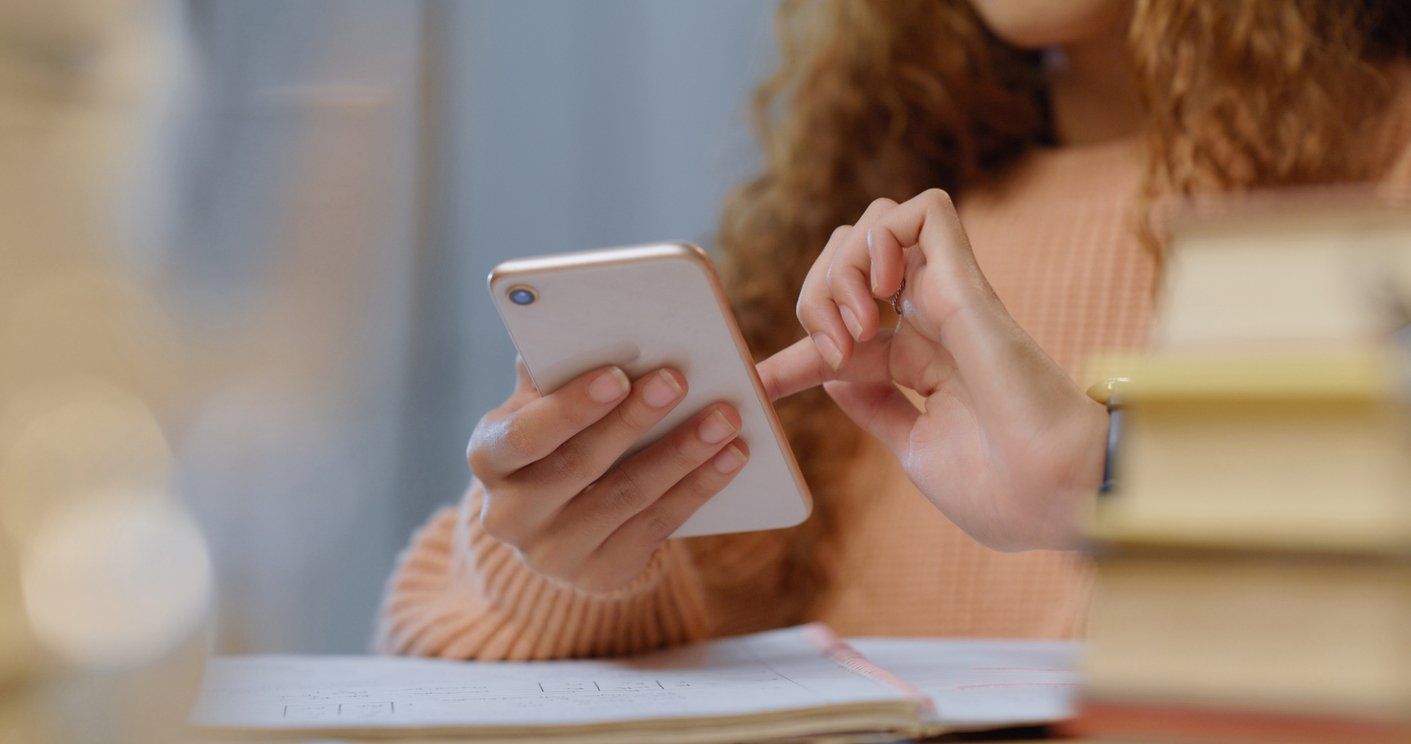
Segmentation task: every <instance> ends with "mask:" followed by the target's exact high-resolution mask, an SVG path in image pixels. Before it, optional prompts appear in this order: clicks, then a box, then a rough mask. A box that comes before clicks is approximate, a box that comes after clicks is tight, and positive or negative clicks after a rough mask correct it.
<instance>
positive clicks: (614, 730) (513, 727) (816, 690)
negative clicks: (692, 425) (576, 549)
mask: <svg viewBox="0 0 1411 744" xmlns="http://www.w3.org/2000/svg"><path fill="white" fill-rule="evenodd" d="M1076 657H1077V646H1076V645H1075V644H1071V643H1052V642H1023V641H965V640H936V639H882V638H878V639H856V640H853V641H851V642H844V641H842V640H840V639H838V638H837V637H836V636H835V635H834V634H833V633H832V631H830V630H829V629H828V628H827V627H826V626H823V625H819V624H814V625H806V626H801V627H797V628H788V629H784V630H777V631H770V632H767V633H758V634H755V635H749V636H740V637H736V638H729V639H724V640H719V641H711V642H707V643H700V644H695V645H691V646H684V647H680V648H675V649H670V650H666V651H661V652H657V653H653V654H648V655H645V656H638V657H634V658H630V659H622V660H613V661H609V660H573V661H541V662H485V663H467V662H454V661H439V660H434V659H412V658H402V657H368V656H357V657H349V656H249V657H227V658H218V659H215V660H213V661H212V662H211V663H210V666H209V667H208V669H207V671H206V679H205V682H204V683H203V685H202V689H201V694H200V697H199V699H198V701H197V703H196V707H195V709H194V710H193V712H192V716H191V721H192V724H193V725H194V726H195V727H196V729H197V730H198V732H199V733H200V734H202V735H205V736H217V737H218V736H232V737H251V736H256V737H260V738H270V737H281V736H283V737H291V738H307V737H319V736H327V737H343V738H399V739H417V738H420V739H432V738H436V737H451V736H454V737H456V738H457V739H460V740H472V741H526V740H534V741H543V740H551V741H565V742H567V741H572V742H599V741H601V742H608V741H612V742H633V741H661V740H663V739H669V740H671V741H679V742H723V741H739V740H761V739H771V738H790V737H800V736H816V735H843V734H858V735H869V734H871V735H876V734H878V733H886V734H893V735H897V736H919V735H933V734H937V733H941V732H944V731H948V730H956V729H976V728H994V727H1002V726H1011V725H1021V724H1034V723H1046V722H1050V721H1055V720H1059V719H1062V718H1065V717H1067V716H1068V715H1069V712H1070V701H1071V697H1072V694H1073V692H1074V690H1075V687H1076V675H1075V673H1074V671H1073V669H1074V666H1075V663H1076Z"/></svg>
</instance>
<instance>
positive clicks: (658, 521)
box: [642, 510, 680, 547]
mask: <svg viewBox="0 0 1411 744" xmlns="http://www.w3.org/2000/svg"><path fill="white" fill-rule="evenodd" d="M679 526H680V522H678V521H677V520H676V519H675V518H673V517H672V516H671V515H669V514H667V513H665V512H663V511H660V510H654V511H653V512H652V513H651V514H648V515H647V516H646V518H645V519H644V520H643V524H642V531H643V532H645V533H646V538H647V540H648V542H649V543H650V545H651V546H653V547H655V546H656V545H660V544H661V543H663V542H666V539H667V538H669V537H671V533H673V532H675V531H676V528H677V527H679Z"/></svg>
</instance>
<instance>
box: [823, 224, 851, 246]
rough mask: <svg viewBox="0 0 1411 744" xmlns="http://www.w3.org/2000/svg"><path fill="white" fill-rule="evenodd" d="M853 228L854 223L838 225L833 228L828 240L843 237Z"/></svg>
mask: <svg viewBox="0 0 1411 744" xmlns="http://www.w3.org/2000/svg"><path fill="white" fill-rule="evenodd" d="M851 229H852V225H838V226H837V227H835V228H833V232H831V233H829V234H828V242H830V243H831V242H833V241H835V240H837V239H838V238H841V237H843V236H844V235H846V234H847V232H848V231H849V230H851Z"/></svg>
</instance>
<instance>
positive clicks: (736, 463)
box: [711, 442, 747, 473]
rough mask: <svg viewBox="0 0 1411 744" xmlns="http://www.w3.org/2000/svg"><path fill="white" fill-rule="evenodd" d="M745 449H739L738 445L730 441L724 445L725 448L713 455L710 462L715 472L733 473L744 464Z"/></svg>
mask: <svg viewBox="0 0 1411 744" xmlns="http://www.w3.org/2000/svg"><path fill="white" fill-rule="evenodd" d="M746 459H747V458H746V457H745V451H744V450H742V449H740V445H738V444H735V443H734V442H731V443H730V444H727V445H725V449H723V450H721V451H720V454H718V455H716V456H715V459H714V460H712V461H711V464H712V465H714V466H715V472H717V473H733V472H735V471H736V470H739V469H740V466H741V465H744V464H745V460H746Z"/></svg>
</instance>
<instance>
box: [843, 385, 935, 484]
mask: <svg viewBox="0 0 1411 744" xmlns="http://www.w3.org/2000/svg"><path fill="white" fill-rule="evenodd" d="M823 390H824V391H825V392H827V393H828V397H830V398H832V399H833V402H834V403H837V404H838V408H841V409H842V410H843V413H845V414H847V417H848V418H850V419H852V420H853V423H855V424H857V425H858V426H859V427H861V428H862V430H863V431H865V432H867V433H868V434H871V435H872V436H874V437H876V438H877V439H878V440H879V441H881V442H882V444H883V445H885V446H886V447H887V449H889V450H891V451H892V454H893V455H896V457H897V459H898V460H901V461H902V463H903V464H905V462H906V459H905V458H906V455H907V453H908V452H910V450H911V429H912V427H914V426H915V425H916V419H917V418H918V417H920V415H921V412H920V411H918V410H916V406H914V405H912V403H911V401H909V400H907V398H906V396H905V395H902V393H901V391H900V390H898V389H897V388H896V386H895V385H893V384H891V383H890V382H837V381H835V382H828V383H825V384H824V385H823Z"/></svg>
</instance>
